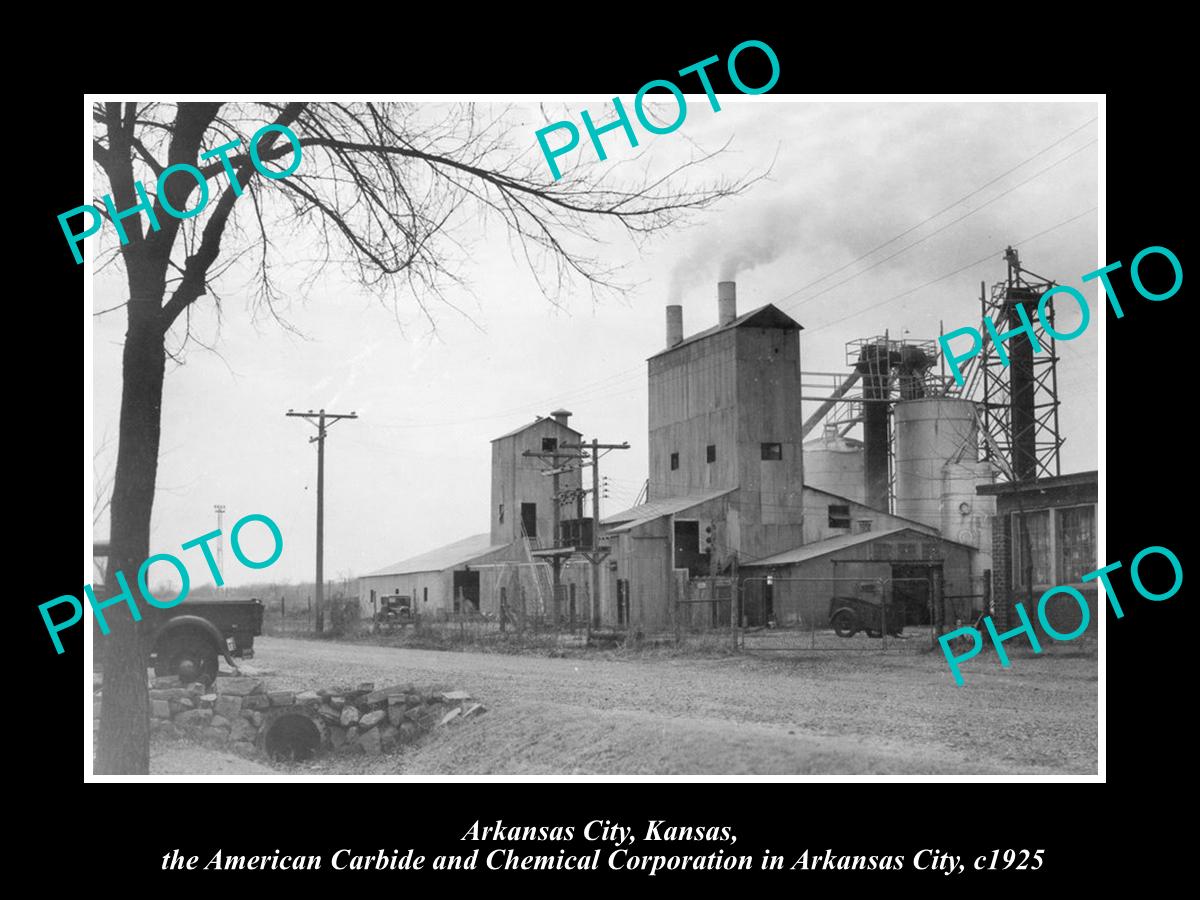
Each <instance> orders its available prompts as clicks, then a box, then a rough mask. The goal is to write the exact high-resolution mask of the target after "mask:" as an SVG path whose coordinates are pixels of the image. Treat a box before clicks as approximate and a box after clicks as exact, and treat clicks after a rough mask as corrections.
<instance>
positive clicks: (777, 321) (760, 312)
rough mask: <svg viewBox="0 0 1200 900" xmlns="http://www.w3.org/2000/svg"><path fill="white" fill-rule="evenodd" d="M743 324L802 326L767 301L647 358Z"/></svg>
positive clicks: (775, 326)
mask: <svg viewBox="0 0 1200 900" xmlns="http://www.w3.org/2000/svg"><path fill="white" fill-rule="evenodd" d="M743 326H747V327H752V328H781V329H785V330H786V329H792V328H794V329H796V330H797V331H801V330H803V329H804V326H803V325H801V324H800V323H799V322H797V321H796V320H795V319H793V318H792V317H791V316H789V315H788V314H787V313H785V312H784V311H783V310H781V309H780V308H779V307H778V306H776V305H775V304H774V303H768V304H767V305H766V306H760V307H759V308H758V309H752V310H750V312H748V313H743V314H742V315H740V316H738V317H737V318H736V319H734V320H733V321H732V322H729V323H727V324H725V325H714V326H713V327H712V328H706V329H704V331H697V332H696V333H695V334H693V335H692V336H691V337H686V338H684V339H683V340H682V341H680V342H679V343H678V344H676V345H675V346H674V347H668V348H667V349H666V350H660V351H659V352H658V353H655V354H654V355H653V356H650V357H648V358H649V359H656V358H657V357H659V356H662V355H663V354H665V353H670V352H671V351H672V350H678V349H679V348H680V347H686V346H687V345H688V344H691V343H694V342H695V341H699V340H703V339H704V338H706V337H711V336H712V335H714V334H719V333H720V332H722V331H729V330H730V329H733V328H742V327H743Z"/></svg>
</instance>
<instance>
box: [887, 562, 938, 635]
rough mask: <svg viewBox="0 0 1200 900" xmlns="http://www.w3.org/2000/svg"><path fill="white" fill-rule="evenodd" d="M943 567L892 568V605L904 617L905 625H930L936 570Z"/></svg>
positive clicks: (905, 566) (910, 566) (906, 566)
mask: <svg viewBox="0 0 1200 900" xmlns="http://www.w3.org/2000/svg"><path fill="white" fill-rule="evenodd" d="M935 569H936V570H937V573H938V574H939V575H940V574H941V566H912V565H903V566H898V565H893V566H892V603H893V604H894V605H895V606H896V607H898V608H899V609H900V610H901V611H902V614H903V616H904V619H903V621H904V624H905V626H908V625H928V624H929V623H930V610H931V608H932V600H933V585H934V584H935V582H936V580H937V579H936V578H935V575H934V570H935Z"/></svg>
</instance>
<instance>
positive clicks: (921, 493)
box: [894, 397, 987, 543]
mask: <svg viewBox="0 0 1200 900" xmlns="http://www.w3.org/2000/svg"><path fill="white" fill-rule="evenodd" d="M894 414H895V425H896V461H895V462H896V515H898V516H903V517H904V518H907V519H915V520H916V521H918V522H922V523H924V524H925V525H929V526H931V527H933V528H936V529H938V530H939V531H941V532H942V535H943V537H947V538H949V539H951V540H959V538H958V536H957V534H956V533H955V531H956V530H957V528H955V522H956V521H957V520H956V519H955V518H954V517H955V514H956V507H957V504H960V503H963V502H970V503H971V504H972V505H974V493H975V492H974V484H975V482H976V480H977V479H978V478H979V477H981V475H980V471H981V470H980V467H979V466H978V464H977V463H976V461H975V458H976V447H977V445H978V439H979V434H978V432H979V428H978V424H977V420H976V418H975V410H974V404H973V403H972V402H971V401H970V400H960V399H957V398H946V397H928V398H924V399H921V400H904V401H901V402H899V403H897V404H896V407H895V413H894ZM982 477H984V478H986V477H987V476H986V475H984V476H982ZM968 497H969V498H970V499H969V500H968ZM944 501H945V502H950V503H953V504H955V508H952V509H950V510H946V509H945V502H944ZM948 525H949V526H950V531H949V532H947V530H946V529H947V526H948ZM964 543H967V542H964Z"/></svg>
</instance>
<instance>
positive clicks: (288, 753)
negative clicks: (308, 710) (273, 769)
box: [263, 713, 321, 762]
mask: <svg viewBox="0 0 1200 900" xmlns="http://www.w3.org/2000/svg"><path fill="white" fill-rule="evenodd" d="M320 748H321V732H320V731H319V730H318V729H317V726H316V724H315V723H314V722H313V720H312V719H310V718H308V717H307V716H302V715H297V714H294V713H293V714H290V715H285V716H280V717H279V718H277V719H276V720H275V721H274V722H272V723H271V724H270V725H268V726H267V728H266V729H265V730H264V737H263V750H264V751H265V752H266V754H267V756H268V757H269V758H271V759H276V760H280V761H282V762H303V761H304V760H307V759H312V758H313V757H314V756H315V755H316V754H317V751H318V750H320Z"/></svg>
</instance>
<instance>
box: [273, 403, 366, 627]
mask: <svg viewBox="0 0 1200 900" xmlns="http://www.w3.org/2000/svg"><path fill="white" fill-rule="evenodd" d="M286 414H287V415H289V416H295V417H297V418H301V419H307V420H308V421H309V422H310V423H312V424H313V425H315V426H316V427H317V436H316V437H312V438H309V439H308V442H309V443H310V444H311V443H312V442H313V441H316V443H317V616H316V623H315V625H314V626H313V628H314V630H315V631H316V632H317V633H318V634H320V633H321V632H322V631H324V630H325V434H326V432H327V431H328V430H329V426H327V425H326V424H325V422H326V420H328V421H329V423H330V425H332V424H333V423H334V422H337V421H338V420H339V419H357V418H358V414H357V413H354V412H348V413H327V412H325V410H323V409H322V410H320V411H319V412H313V411H312V410H311V409H310V410H309V411H308V412H306V413H299V412H293V411H292V410H290V409H289V410H288V411H287V413H286Z"/></svg>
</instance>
